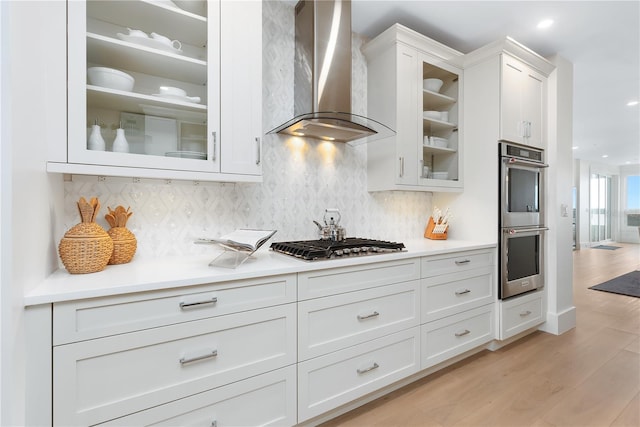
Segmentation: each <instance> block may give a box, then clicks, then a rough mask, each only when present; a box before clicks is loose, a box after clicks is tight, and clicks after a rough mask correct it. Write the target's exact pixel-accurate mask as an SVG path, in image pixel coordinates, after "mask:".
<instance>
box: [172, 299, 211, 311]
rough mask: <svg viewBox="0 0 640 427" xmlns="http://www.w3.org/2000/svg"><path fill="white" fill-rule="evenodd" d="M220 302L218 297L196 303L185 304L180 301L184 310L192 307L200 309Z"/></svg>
mask: <svg viewBox="0 0 640 427" xmlns="http://www.w3.org/2000/svg"><path fill="white" fill-rule="evenodd" d="M217 302H218V297H211V298H209V299H207V300H203V301H194V302H184V301H180V309H181V310H184V309H186V308H191V307H199V306H203V305H205V304H215V303H217Z"/></svg>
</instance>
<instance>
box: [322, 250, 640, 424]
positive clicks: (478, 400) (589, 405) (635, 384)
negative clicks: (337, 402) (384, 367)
mask: <svg viewBox="0 0 640 427" xmlns="http://www.w3.org/2000/svg"><path fill="white" fill-rule="evenodd" d="M615 245H616V246H621V247H622V248H621V249H618V250H615V251H607V250H600V249H583V250H580V251H575V252H574V255H573V261H574V266H573V267H574V268H573V294H574V304H575V306H576V323H577V326H576V328H574V329H572V330H570V331H567V332H566V333H564V334H562V335H559V336H555V335H552V334H547V333H543V332H535V333H533V334H531V335H529V336H527V337H525V338H523V339H520V340H518V341H516V342H514V343H512V344H510V345H508V346H505V347H503V348H501V349H499V350H497V351H493V352H489V351H482V352H480V353H478V354H476V355H474V356H471V357H470V358H468V359H465V360H463V361H461V362H458V363H456V364H454V365H452V366H450V367H448V368H445V369H444V370H442V371H440V372H437V373H435V374H432V375H430V376H428V377H426V378H423V379H421V380H419V381H417V382H415V383H413V384H410V385H408V386H406V387H404V388H401V389H399V390H396V391H395V392H393V393H391V394H390V395H387V396H385V397H383V398H380V399H378V400H376V401H374V402H371V403H369V404H367V405H364V406H362V407H360V408H358V409H356V410H354V411H351V412H349V413H347V414H344V415H342V416H340V417H338V418H335V419H333V420H331V421H329V422H327V423H326V424H324V425H325V426H333V427H338V426H340V427H343V426H349V427H368V426H372V427H382V426H384V427H387V426H397V427H407V426H421V427H422V426H433V427H451V426H504V427H507V426H508V427H525V426H527V427H560V426H598V427H606V426H612V427H613V426H615V427H621V426H634V427H638V426H640V419H639V418H640V372H639V370H640V298H634V297H628V296H624V295H616V294H611V293H606V292H601V291H594V290H591V289H589V287H590V286H593V285H596V284H598V283H601V282H603V281H606V280H610V279H612V278H614V277H617V276H619V275H622V274H626V273H628V272H629V271H632V270H634V269H638V268H640V245H630V244H619V243H616V244H615Z"/></svg>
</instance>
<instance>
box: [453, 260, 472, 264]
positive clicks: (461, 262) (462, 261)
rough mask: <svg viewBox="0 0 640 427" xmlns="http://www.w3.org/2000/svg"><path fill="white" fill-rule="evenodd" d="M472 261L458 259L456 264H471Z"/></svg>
mask: <svg viewBox="0 0 640 427" xmlns="http://www.w3.org/2000/svg"><path fill="white" fill-rule="evenodd" d="M470 262H471V260H470V259H463V260H460V261H456V265H465V264H469V263H470Z"/></svg>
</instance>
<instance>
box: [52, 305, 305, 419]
mask: <svg viewBox="0 0 640 427" xmlns="http://www.w3.org/2000/svg"><path fill="white" fill-rule="evenodd" d="M295 317H296V306H295V304H287V305H283V306H278V307H269V308H263V309H260V310H254V311H248V312H243V313H237V314H229V315H227V316H220V317H214V318H209V319H203V320H196V321H193V322H185V323H180V324H177V325H170V326H164V327H161V328H154V329H149V330H145V331H139V332H131V333H128V334H122V335H115V336H112V337H106V338H100V339H96V340H90V341H82V342H79V343H73V344H67V345H60V346H57V347H54V350H53V384H54V390H53V396H54V408H55V410H54V414H53V415H54V417H53V418H54V424H55V425H79V424H80V425H88V424H96V423H100V422H104V421H108V420H111V419H114V418H117V417H122V416H124V415H128V414H131V413H133V412H137V411H141V410H143V409H147V408H150V407H152V406H157V405H161V404H164V403H167V402H170V401H172V400H176V399H181V398H183V397H186V396H188V395H192V394H195V393H200V392H203V391H206V390H209V389H212V388H214V387H219V386H221V385H224V384H227V383H230V382H233V381H238V380H241V379H244V378H247V377H250V376H252V375H258V374H261V373H264V372H266V371H268V370H273V369H277V368H281V367H283V366H286V365H289V364H293V363H295V362H296V326H295Z"/></svg>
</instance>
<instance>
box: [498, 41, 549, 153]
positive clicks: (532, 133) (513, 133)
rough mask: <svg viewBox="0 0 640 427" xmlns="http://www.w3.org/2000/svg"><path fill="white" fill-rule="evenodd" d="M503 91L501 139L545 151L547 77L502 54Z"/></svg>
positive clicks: (501, 100) (501, 94)
mask: <svg viewBox="0 0 640 427" xmlns="http://www.w3.org/2000/svg"><path fill="white" fill-rule="evenodd" d="M501 73H502V75H501V89H500V138H501V139H504V140H507V141H513V142H520V143H523V144H527V145H532V146H535V147H540V148H544V147H545V141H546V138H545V137H544V135H545V132H546V120H545V112H546V107H545V106H546V85H547V78H546V77H545V76H544V75H542V74H541V73H540V72H538V71H536V70H534V69H533V68H531V67H529V66H528V65H526V64H524V63H523V62H522V61H519V60H517V59H516V58H514V57H512V56H510V55H508V54H505V53H503V54H502V64H501Z"/></svg>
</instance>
